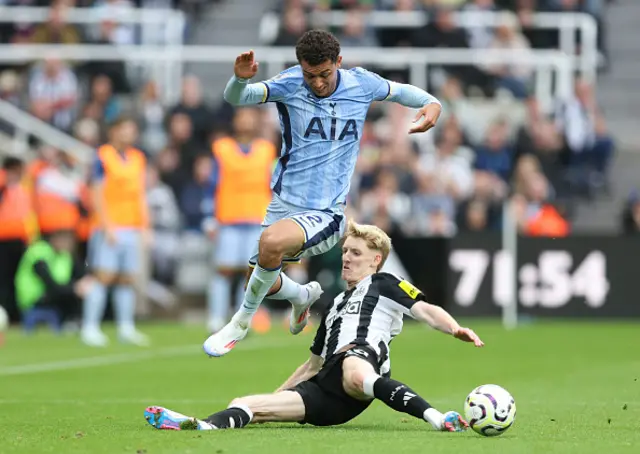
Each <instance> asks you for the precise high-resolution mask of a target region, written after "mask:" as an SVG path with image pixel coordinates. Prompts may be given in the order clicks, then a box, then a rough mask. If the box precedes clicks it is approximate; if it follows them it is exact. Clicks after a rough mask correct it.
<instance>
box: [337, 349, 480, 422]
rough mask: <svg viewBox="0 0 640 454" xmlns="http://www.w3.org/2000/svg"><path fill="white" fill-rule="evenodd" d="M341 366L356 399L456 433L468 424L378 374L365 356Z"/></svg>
mask: <svg viewBox="0 0 640 454" xmlns="http://www.w3.org/2000/svg"><path fill="white" fill-rule="evenodd" d="M342 367H343V386H344V389H345V391H346V392H347V394H349V395H350V396H352V397H354V398H356V399H364V398H374V399H378V400H380V401H382V402H384V403H385V404H386V405H387V406H388V407H390V408H393V409H394V410H396V411H399V412H401V413H406V414H409V415H411V416H414V417H416V418H418V419H422V420H424V421H427V422H428V423H430V424H431V426H432V427H433V428H434V429H436V430H441V431H447V432H459V431H462V430H465V429H466V428H467V427H468V424H467V423H466V421H464V420H463V419H462V417H461V416H460V415H459V414H458V413H457V412H455V411H449V412H447V413H445V414H442V413H440V412H439V411H438V410H436V409H435V408H433V407H432V406H431V405H430V404H429V402H427V401H426V400H424V399H423V398H422V397H421V396H420V395H418V393H416V392H415V391H413V390H412V389H411V388H409V387H408V386H407V385H405V384H404V383H401V382H399V381H397V380H393V379H391V378H386V377H382V376H380V375H378V374H377V373H376V372H375V371H374V369H373V366H371V364H369V362H367V361H365V360H364V359H361V358H359V357H357V356H349V357H347V358H345V360H344V362H343V366H342Z"/></svg>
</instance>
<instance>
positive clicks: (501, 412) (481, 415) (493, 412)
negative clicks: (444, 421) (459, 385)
mask: <svg viewBox="0 0 640 454" xmlns="http://www.w3.org/2000/svg"><path fill="white" fill-rule="evenodd" d="M464 414H465V416H466V420H467V421H468V422H469V426H470V427H471V428H472V429H473V430H475V431H476V432H477V433H479V434H480V435H484V436H485V437H494V436H496V435H500V434H503V433H504V432H505V431H506V430H507V429H508V428H509V427H511V426H512V425H513V423H514V421H515V419H516V402H515V400H514V399H513V397H512V396H511V394H510V393H509V392H508V391H507V390H506V389H504V388H502V387H501V386H498V385H482V386H478V387H477V388H476V389H474V390H473V391H471V392H470V393H469V395H468V396H467V399H466V400H465V402H464Z"/></svg>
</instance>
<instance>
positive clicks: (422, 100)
mask: <svg viewBox="0 0 640 454" xmlns="http://www.w3.org/2000/svg"><path fill="white" fill-rule="evenodd" d="M387 83H388V84H389V88H388V90H389V95H388V96H387V98H386V99H385V100H386V101H393V102H397V103H398V104H401V105H403V106H405V107H412V108H414V109H420V110H419V111H418V113H417V115H416V117H415V119H414V120H413V122H414V123H416V122H418V120H420V118H422V121H420V122H419V123H418V124H416V125H415V126H413V127H412V128H411V129H409V134H415V133H417V132H426V131H428V130H429V129H431V128H433V127H434V126H435V125H436V123H437V122H438V118H440V113H441V112H442V104H441V103H440V101H438V98H436V97H435V96H433V95H431V94H430V93H427V92H426V91H424V90H423V89H421V88H418V87H416V86H413V85H409V84H400V83H397V82H392V81H387Z"/></svg>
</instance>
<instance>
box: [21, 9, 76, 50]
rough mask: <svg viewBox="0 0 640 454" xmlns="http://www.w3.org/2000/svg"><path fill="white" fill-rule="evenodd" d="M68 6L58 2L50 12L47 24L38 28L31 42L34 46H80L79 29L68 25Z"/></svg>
mask: <svg viewBox="0 0 640 454" xmlns="http://www.w3.org/2000/svg"><path fill="white" fill-rule="evenodd" d="M66 11H67V6H66V5H65V3H64V2H61V1H58V2H56V3H54V4H53V6H52V7H51V9H50V10H49V19H48V20H47V22H45V23H42V24H39V25H38V26H36V28H35V31H34V33H33V35H32V36H31V42H32V43H33V44H78V43H80V41H81V39H80V32H79V31H78V29H77V28H76V27H75V26H73V25H71V24H68V23H66V20H65V15H66Z"/></svg>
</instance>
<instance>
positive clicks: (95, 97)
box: [88, 74, 122, 124]
mask: <svg viewBox="0 0 640 454" xmlns="http://www.w3.org/2000/svg"><path fill="white" fill-rule="evenodd" d="M88 104H89V105H91V106H92V107H91V108H92V109H95V111H96V114H97V115H98V117H99V118H98V119H99V120H100V121H101V122H102V123H104V124H110V123H112V122H113V121H114V120H115V119H116V118H118V117H119V116H120V113H121V111H122V106H121V105H120V102H119V101H118V100H117V99H116V97H115V96H114V95H113V90H112V85H111V79H109V77H107V76H106V75H104V74H100V75H98V76H96V77H94V78H93V80H92V81H91V93H90V95H89V101H88Z"/></svg>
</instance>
